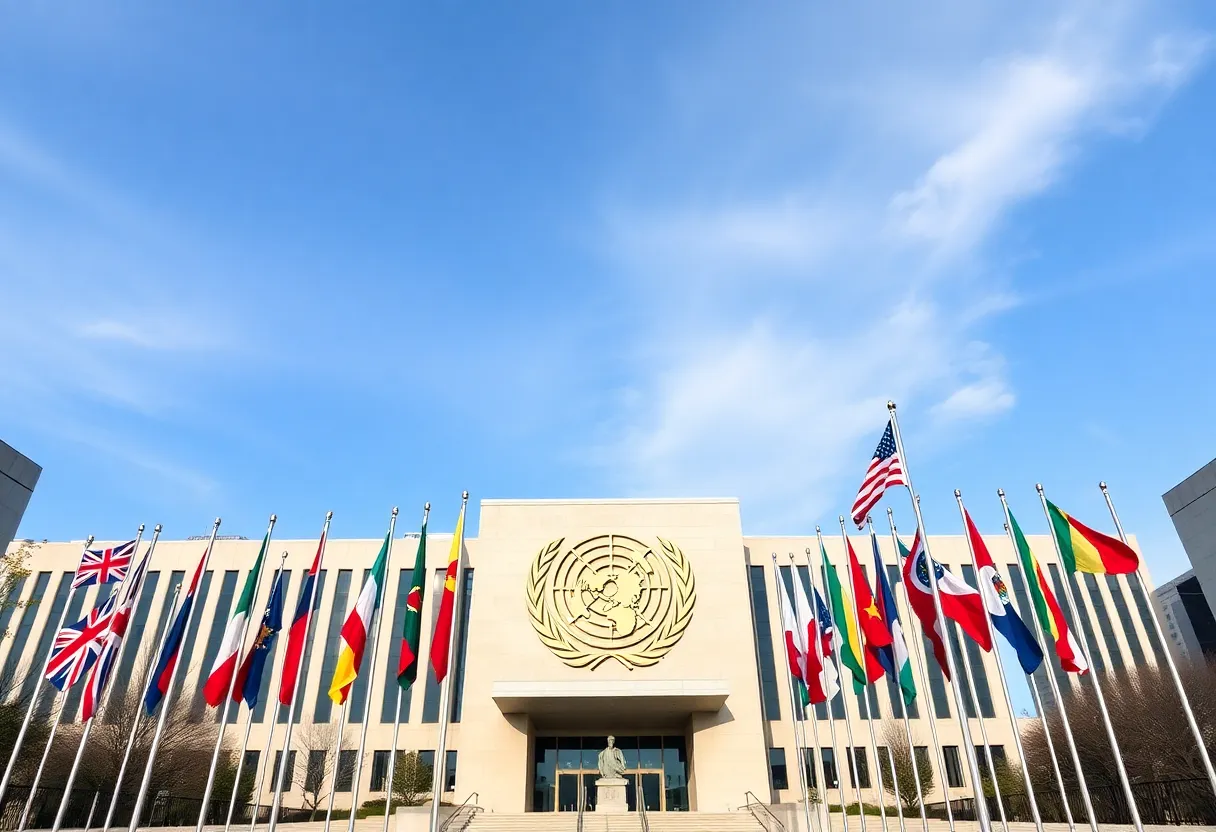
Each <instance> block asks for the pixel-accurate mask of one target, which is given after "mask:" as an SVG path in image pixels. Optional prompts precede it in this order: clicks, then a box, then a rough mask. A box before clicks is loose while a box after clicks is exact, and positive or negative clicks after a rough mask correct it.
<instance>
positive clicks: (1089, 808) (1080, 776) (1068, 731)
mask: <svg viewBox="0 0 1216 832" xmlns="http://www.w3.org/2000/svg"><path fill="white" fill-rule="evenodd" d="M996 494H997V496H998V497H1000V498H1001V507H1002V508H1004V510H1005V525H1006V526H1007V527H1008V531H1009V539H1010V540H1011V541H1012V542H1013V548H1014V549H1015V550H1016V549H1017V540H1016V539H1014V537H1013V524H1012V523H1010V522H1009V503H1008V502H1006V500H1005V489H1003V488H998V489H997V492H996ZM1030 580H1031V577H1029V576H1028V577H1027V578H1026V581H1027V583H1029V581H1030ZM1044 580H1046V576H1044ZM1032 618H1034V620H1035V632H1036V633H1038V634H1040V635H1041V637H1042V640H1041V641H1040V643H1039V647H1040V648H1042V647H1043V646H1044V643H1045V642H1046V643H1048V644H1050V646H1051V650H1052V652H1053V653H1054V652H1055V644H1054V643H1052V642H1051V640H1050V639H1049V638H1048V636H1047V631H1046V630H1044V629H1043V622H1042V621H1040V620H1039V617H1038V616H1037V615H1034V616H1032ZM1036 638H1038V636H1036ZM1043 653H1044V656H1046V655H1047V651H1046V649H1044V651H1043ZM1088 661H1089V659H1088V658H1087V659H1086V662H1087V663H1088ZM1090 672H1091V673H1092V672H1093V671H1092V670H1091V671H1090ZM1047 686H1048V687H1050V688H1051V694H1052V696H1054V697H1055V700H1056V707H1057V708H1059V709H1060V722H1061V724H1062V725H1063V726H1064V739H1065V740H1066V741H1067V742H1068V751H1069V754H1070V755H1071V756H1072V765H1073V768H1074V770H1075V771H1076V772H1077V788H1078V790H1079V791H1080V792H1081V801H1082V802H1083V803H1084V804H1085V816H1086V818H1087V819H1088V820H1089V828H1090V830H1091V832H1098V821H1097V816H1096V815H1095V814H1094V805H1093V802H1092V801H1091V800H1090V798H1089V786H1087V785H1086V783H1085V772H1084V771H1083V770H1082V768H1081V757H1080V756H1079V755H1078V754H1077V743H1076V741H1075V740H1074V739H1073V736H1072V725H1071V724H1070V723H1069V721H1068V711H1067V710H1066V709H1065V708H1064V697H1063V696H1061V695H1060V687H1059V685H1058V684H1056V676H1055V673H1054V672H1053V671H1052V670H1051V669H1050V668H1049V669H1048V672H1047ZM1041 713H1042V712H1041V711H1040V714H1041ZM1043 731H1044V733H1046V734H1047V738H1048V740H1047V741H1048V743H1050V742H1051V732H1049V731H1048V730H1047V722H1046V719H1044V722H1043ZM1056 771H1057V773H1058V772H1059V767H1058V766H1057V767H1056ZM1060 800H1062V801H1063V802H1064V811H1065V812H1067V813H1068V816H1069V817H1070V818H1071V817H1072V810H1070V809H1069V808H1068V793H1067V792H1065V791H1064V779H1063V777H1061V778H1060Z"/></svg>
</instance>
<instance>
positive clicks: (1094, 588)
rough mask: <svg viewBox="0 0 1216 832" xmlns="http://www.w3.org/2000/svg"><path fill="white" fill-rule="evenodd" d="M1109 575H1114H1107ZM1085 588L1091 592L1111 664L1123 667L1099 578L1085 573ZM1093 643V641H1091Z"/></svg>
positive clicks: (1092, 604)
mask: <svg viewBox="0 0 1216 832" xmlns="http://www.w3.org/2000/svg"><path fill="white" fill-rule="evenodd" d="M1107 577H1108V578H1109V577H1113V576H1111V575H1107ZM1085 589H1086V591H1087V592H1089V605H1090V606H1091V607H1093V610H1094V618H1096V619H1098V630H1099V631H1100V632H1101V633H1102V638H1103V640H1104V641H1105V642H1106V652H1107V653H1109V654H1110V665H1111V667H1113V668H1114V669H1115V670H1122V669H1123V653H1122V651H1120V650H1119V642H1118V641H1117V640H1116V639H1115V628H1114V627H1112V626H1111V623H1110V615H1109V613H1107V611H1106V599H1105V598H1103V597H1102V592H1101V590H1099V589H1098V578H1097V576H1095V575H1090V574H1089V573H1088V572H1087V573H1085ZM1090 644H1093V642H1090Z"/></svg>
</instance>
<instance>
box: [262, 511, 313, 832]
mask: <svg viewBox="0 0 1216 832" xmlns="http://www.w3.org/2000/svg"><path fill="white" fill-rule="evenodd" d="M333 519H334V513H333V512H332V511H328V512H326V513H325V525H323V526H322V527H321V544H320V549H319V554H320V556H319V557H318V558H317V580H318V581H320V579H321V563H322V562H323V561H324V560H325V546H326V545H327V544H328V543H329V524H330V522H332V521H333ZM311 569H312V567H309V571H311ZM305 580H307V578H305ZM319 589H320V587H319V586H317V585H316V584H314V585H313V588H312V592H313V597H312V599H311V600H310V601H309V602H308V611H307V612H306V613H304V638H308V628H309V627H311V626H312V611H313V609H314V608H315V607H316V606H317V600H318V590H319ZM283 664H284V667H286V664H287V653H286V651H284V653H283ZM303 676H304V654H303V652H301V654H300V661H299V663H298V664H296V681H295V684H294V685H292V688H291V702H290V703H289V704H288V705H287V733H286V735H285V736H284V737H283V753H282V754H281V755H280V756H279V770H278V772H276V774H275V779H274V783H275V786H274V800H273V801H272V802H271V804H270V807H271V808H270V821H269V824H268V825H269V832H274V830H275V827H276V826H278V825H279V807H281V806H282V805H283V778H284V776H286V774H287V759H288V758H289V757H290V756H291V729H292V728H293V727H294V726H295V722H296V697H297V696H299V695H300V680H301V679H302V678H303ZM279 684H280V685H282V680H280V681H279ZM276 698H277V697H276ZM280 704H282V703H281V702H280ZM270 733H271V736H273V735H274V729H273V727H272V728H271V731H270ZM266 749H267V751H266V753H267V754H268V755H269V753H270V742H269V740H268V741H267V743H266ZM253 822H254V824H255V825H256V824H257V817H256V816H255V817H254V820H253ZM249 828H250V832H252V830H253V826H250V827H249Z"/></svg>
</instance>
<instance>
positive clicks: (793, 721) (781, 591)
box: [772, 552, 813, 832]
mask: <svg viewBox="0 0 1216 832" xmlns="http://www.w3.org/2000/svg"><path fill="white" fill-rule="evenodd" d="M772 555H773V578H774V580H775V581H776V582H777V614H778V615H779V616H781V621H782V622H783V623H782V629H784V627H785V624H784V622H785V587H784V586H783V584H782V580H781V569H780V567H778V566H777V553H776V552H773V553H772ZM792 557H793V556H792V555H791V558H792ZM790 569H791V571H792V570H793V567H792V566H791V567H790ZM792 577H793V578H794V580H798V576H797V575H793V576H792ZM794 626H795V627H797V626H798V620H797V618H795V619H794ZM795 635H796V634H795ZM782 641H783V642H784V641H785V639H784V636H783V637H782ZM785 687H786V690H787V691H789V694H790V728H791V730H792V731H793V734H794V745H795V746H796V747H797V749H798V750H797V753H796V755H795V760H796V761H797V765H796V768H797V769H798V785H799V787H800V788H801V789H802V809H803V812H804V813H805V815H806V828H807V832H811V831H812V829H813V827H812V826H811V795H810V792H808V791H807V790H806V770H805V765H804V763H803V753H802V747H803V745H804V744H805V743H804V742H803V741H802V740H799V739H798V719H797V716H796V715H795V713H794V711H795V709H796V708H797V704H796V702H795V696H794V675H793V674H792V673H791V672H790V668H789V661H788V660H787V661H786V668H785Z"/></svg>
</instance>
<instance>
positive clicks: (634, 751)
mask: <svg viewBox="0 0 1216 832" xmlns="http://www.w3.org/2000/svg"><path fill="white" fill-rule="evenodd" d="M616 747H617V748H619V749H621V754H623V755H624V756H625V768H627V769H629V770H630V771H634V770H635V769H638V768H640V767H641V764H642V763H641V758H640V756H639V752H638V738H637V737H617V738H616Z"/></svg>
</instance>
